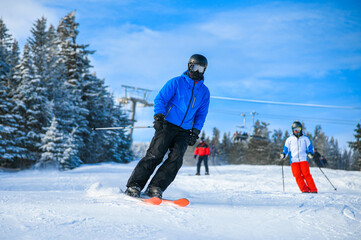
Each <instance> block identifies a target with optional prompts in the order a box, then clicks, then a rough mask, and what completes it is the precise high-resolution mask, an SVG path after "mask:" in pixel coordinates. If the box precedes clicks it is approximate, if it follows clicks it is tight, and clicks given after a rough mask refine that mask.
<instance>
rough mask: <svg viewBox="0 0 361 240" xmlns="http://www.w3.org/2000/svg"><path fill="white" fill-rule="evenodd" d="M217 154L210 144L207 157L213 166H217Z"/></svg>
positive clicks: (214, 147)
mask: <svg viewBox="0 0 361 240" xmlns="http://www.w3.org/2000/svg"><path fill="white" fill-rule="evenodd" d="M217 154H218V151H217V148H216V146H214V144H213V143H212V144H211V147H210V148H209V157H210V158H211V161H212V163H213V165H214V166H215V165H217Z"/></svg>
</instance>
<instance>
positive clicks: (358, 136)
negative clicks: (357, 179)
mask: <svg viewBox="0 0 361 240" xmlns="http://www.w3.org/2000/svg"><path fill="white" fill-rule="evenodd" d="M354 131H355V134H354V136H355V141H354V142H348V144H349V146H350V148H351V149H352V150H353V155H352V158H353V163H352V169H353V170H357V171H361V124H360V123H358V124H357V126H356V129H355V130H354Z"/></svg>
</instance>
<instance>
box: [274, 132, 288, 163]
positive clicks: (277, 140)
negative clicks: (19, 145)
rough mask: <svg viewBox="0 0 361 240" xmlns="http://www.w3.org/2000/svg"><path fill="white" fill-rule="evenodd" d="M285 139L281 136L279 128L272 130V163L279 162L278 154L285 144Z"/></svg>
mask: <svg viewBox="0 0 361 240" xmlns="http://www.w3.org/2000/svg"><path fill="white" fill-rule="evenodd" d="M285 141H286V140H285V139H284V138H283V133H282V130H281V129H278V130H276V129H275V130H273V134H272V142H271V156H270V157H271V161H272V163H274V164H280V163H281V161H280V154H281V152H282V150H283V146H284V145H285Z"/></svg>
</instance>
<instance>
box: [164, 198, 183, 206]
mask: <svg viewBox="0 0 361 240" xmlns="http://www.w3.org/2000/svg"><path fill="white" fill-rule="evenodd" d="M162 203H165V204H168V205H175V206H178V207H185V206H188V204H189V201H188V199H186V198H180V199H177V200H169V199H162Z"/></svg>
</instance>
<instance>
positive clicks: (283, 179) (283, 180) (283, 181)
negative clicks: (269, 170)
mask: <svg viewBox="0 0 361 240" xmlns="http://www.w3.org/2000/svg"><path fill="white" fill-rule="evenodd" d="M282 185H283V192H284V191H285V175H284V172H283V160H282Z"/></svg>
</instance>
